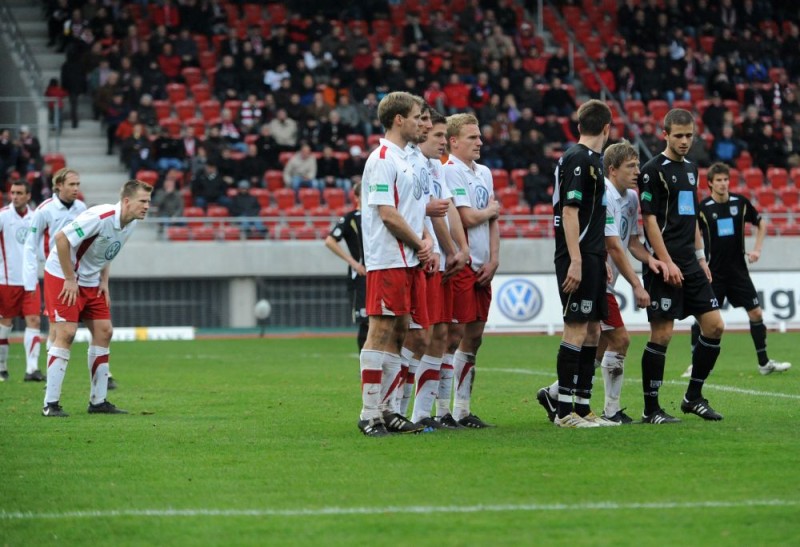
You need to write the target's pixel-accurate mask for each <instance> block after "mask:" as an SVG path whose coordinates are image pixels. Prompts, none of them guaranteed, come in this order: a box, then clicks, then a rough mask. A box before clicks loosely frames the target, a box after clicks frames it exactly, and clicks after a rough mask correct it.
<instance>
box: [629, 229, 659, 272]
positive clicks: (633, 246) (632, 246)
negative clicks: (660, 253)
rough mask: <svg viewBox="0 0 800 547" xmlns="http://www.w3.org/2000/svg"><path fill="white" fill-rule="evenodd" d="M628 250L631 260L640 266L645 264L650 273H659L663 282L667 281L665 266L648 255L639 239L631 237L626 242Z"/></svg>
mask: <svg viewBox="0 0 800 547" xmlns="http://www.w3.org/2000/svg"><path fill="white" fill-rule="evenodd" d="M628 250H629V251H630V252H631V255H633V258H635V259H636V260H638V261H639V262H641V263H642V264H646V265H647V267H648V268H649V269H650V271H651V272H653V273H660V274H661V275H662V276H663V277H664V281H667V275H668V270H667V265H666V264H665V263H663V262H662V261H660V260H659V259H657V258H656V257H654V256H653V255H651V254H650V253H648V252H647V249H645V247H644V245H643V244H642V242H641V241H640V240H639V238H636V237H632V238H631V239H630V241H628Z"/></svg>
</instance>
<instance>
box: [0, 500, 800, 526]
mask: <svg viewBox="0 0 800 547" xmlns="http://www.w3.org/2000/svg"><path fill="white" fill-rule="evenodd" d="M797 505H800V500H783V499H772V500H740V501H714V500H711V501H698V502H677V501H674V502H673V501H663V502H649V503H648V502H642V503H617V502H613V501H607V502H596V503H577V504H564V503H552V504H539V503H523V504H500V505H482V504H481V505H449V506H442V507H438V506H413V505H412V506H391V505H390V506H386V507H319V508H317V509H119V510H107V511H64V512H61V513H52V512H51V513H34V512H30V511H28V512H23V511H5V510H0V521H2V520H9V521H10V520H68V519H89V518H114V517H154V518H171V517H323V516H345V515H385V514H441V513H450V514H458V513H485V512H488V513H510V512H529V513H530V512H563V511H619V510H626V509H629V510H666V509H696V508H704V509H736V508H741V507H794V506H797Z"/></svg>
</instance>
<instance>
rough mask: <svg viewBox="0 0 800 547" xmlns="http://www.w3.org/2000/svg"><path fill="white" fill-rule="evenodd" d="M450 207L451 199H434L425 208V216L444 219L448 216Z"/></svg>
mask: <svg viewBox="0 0 800 547" xmlns="http://www.w3.org/2000/svg"><path fill="white" fill-rule="evenodd" d="M449 205H450V200H449V199H444V198H433V197H432V198H431V200H430V201H429V202H428V204H427V205H426V206H425V215H426V216H429V217H431V218H436V217H439V218H444V216H445V215H447V209H448V206H449Z"/></svg>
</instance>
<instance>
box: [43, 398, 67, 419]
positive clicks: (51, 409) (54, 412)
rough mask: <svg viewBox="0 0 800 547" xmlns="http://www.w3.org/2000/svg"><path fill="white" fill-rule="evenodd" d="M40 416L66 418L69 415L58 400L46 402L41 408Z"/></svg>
mask: <svg viewBox="0 0 800 547" xmlns="http://www.w3.org/2000/svg"><path fill="white" fill-rule="evenodd" d="M42 416H44V417H46V418H66V417H67V416H69V414H67V413H66V412H64V409H63V408H61V405H60V404H58V401H56V402H54V403H47V405H45V407H44V408H43V409H42Z"/></svg>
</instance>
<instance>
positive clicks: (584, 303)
mask: <svg viewBox="0 0 800 547" xmlns="http://www.w3.org/2000/svg"><path fill="white" fill-rule="evenodd" d="M591 312H592V301H591V300H581V313H591Z"/></svg>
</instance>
